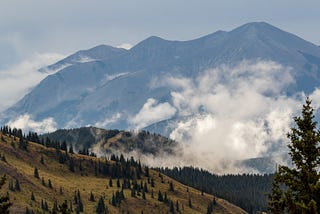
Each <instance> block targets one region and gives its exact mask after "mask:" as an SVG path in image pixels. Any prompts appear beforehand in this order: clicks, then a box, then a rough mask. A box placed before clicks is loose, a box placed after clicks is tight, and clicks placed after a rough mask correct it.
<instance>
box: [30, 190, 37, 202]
mask: <svg viewBox="0 0 320 214" xmlns="http://www.w3.org/2000/svg"><path fill="white" fill-rule="evenodd" d="M31 200H32V201H36V197H35V196H34V194H33V192H31Z"/></svg>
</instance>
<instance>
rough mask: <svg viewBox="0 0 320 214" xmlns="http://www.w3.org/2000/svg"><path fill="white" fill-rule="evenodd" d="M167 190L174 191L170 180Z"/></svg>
mask: <svg viewBox="0 0 320 214" xmlns="http://www.w3.org/2000/svg"><path fill="white" fill-rule="evenodd" d="M169 191H171V192H174V187H173V183H172V181H171V182H170V183H169Z"/></svg>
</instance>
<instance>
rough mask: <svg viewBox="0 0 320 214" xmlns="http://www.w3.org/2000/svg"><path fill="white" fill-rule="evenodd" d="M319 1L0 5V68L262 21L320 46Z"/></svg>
mask: <svg viewBox="0 0 320 214" xmlns="http://www.w3.org/2000/svg"><path fill="white" fill-rule="evenodd" d="M319 8H320V2H319V1H317V0H308V1H298V0H281V1H278V0H268V1H261V0H238V1H232V0H224V1H216V0H201V1H199V0H188V1H184V0H174V1H173V0H161V1H154V0H137V1H132V0H117V1H109V0H91V1H84V0H68V1H63V0H55V1H48V0H28V1H19V0H1V3H0V69H2V70H3V69H6V68H9V67H12V66H13V65H15V64H17V63H20V62H22V61H23V60H26V59H30V58H32V57H33V56H34V55H35V54H39V53H55V54H61V55H67V54H70V53H73V52H75V51H77V50H80V49H88V48H91V47H93V46H96V45H99V44H108V45H112V46H119V45H121V44H126V43H127V44H131V45H134V44H136V43H138V42H139V41H141V40H143V39H145V38H146V37H148V36H151V35H156V36H160V37H163V38H166V39H170V40H189V39H194V38H197V37H200V36H203V35H206V34H209V33H213V32H215V31H217V30H226V31H228V30H232V29H233V28H235V27H238V26H240V25H242V24H244V23H247V22H253V21H266V22H268V23H270V24H272V25H275V26H277V27H279V28H281V29H284V30H286V31H289V32H292V33H294V34H297V35H299V36H301V37H303V38H304V39H306V40H308V41H311V42H313V43H316V44H318V45H320V28H319V20H320V13H319Z"/></svg>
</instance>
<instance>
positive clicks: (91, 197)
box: [89, 191, 95, 202]
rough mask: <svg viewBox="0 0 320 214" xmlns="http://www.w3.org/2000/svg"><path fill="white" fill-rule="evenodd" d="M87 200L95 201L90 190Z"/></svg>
mask: <svg viewBox="0 0 320 214" xmlns="http://www.w3.org/2000/svg"><path fill="white" fill-rule="evenodd" d="M89 201H92V202H93V201H95V200H94V195H93V193H92V191H91V192H90V198H89Z"/></svg>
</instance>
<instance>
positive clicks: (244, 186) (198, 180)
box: [156, 167, 274, 213]
mask: <svg viewBox="0 0 320 214" xmlns="http://www.w3.org/2000/svg"><path fill="white" fill-rule="evenodd" d="M156 170H158V171H159V172H161V173H163V174H166V175H168V176H169V177H171V178H173V179H175V180H177V181H179V182H181V183H183V184H185V185H188V186H192V187H194V188H196V189H199V190H201V191H203V192H206V193H209V194H213V195H216V196H217V197H221V198H224V199H226V200H228V201H230V202H231V203H233V204H235V205H237V206H239V207H241V208H242V209H244V210H246V211H248V212H249V213H257V212H259V211H267V195H266V194H267V193H270V191H271V184H272V181H273V176H274V175H271V174H270V175H257V174H242V175H222V176H219V175H215V174H212V173H210V172H208V171H206V170H203V169H199V168H194V167H183V168H177V167H175V168H173V169H169V168H157V169H156Z"/></svg>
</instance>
